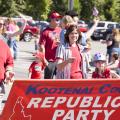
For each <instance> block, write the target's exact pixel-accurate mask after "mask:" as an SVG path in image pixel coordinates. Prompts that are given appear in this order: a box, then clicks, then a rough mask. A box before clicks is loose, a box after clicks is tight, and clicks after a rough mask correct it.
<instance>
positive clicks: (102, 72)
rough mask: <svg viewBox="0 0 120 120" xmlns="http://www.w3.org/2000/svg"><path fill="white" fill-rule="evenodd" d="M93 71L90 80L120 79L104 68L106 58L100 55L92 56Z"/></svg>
mask: <svg viewBox="0 0 120 120" xmlns="http://www.w3.org/2000/svg"><path fill="white" fill-rule="evenodd" d="M94 65H95V67H96V68H95V71H94V72H93V73H92V78H97V79H98V78H120V76H119V75H118V74H116V73H115V72H114V71H112V70H110V69H108V68H107V67H106V57H105V55H103V54H102V53H96V54H95V55H94Z"/></svg>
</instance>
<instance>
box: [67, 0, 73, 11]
mask: <svg viewBox="0 0 120 120" xmlns="http://www.w3.org/2000/svg"><path fill="white" fill-rule="evenodd" d="M73 6H74V0H69V1H68V10H73Z"/></svg>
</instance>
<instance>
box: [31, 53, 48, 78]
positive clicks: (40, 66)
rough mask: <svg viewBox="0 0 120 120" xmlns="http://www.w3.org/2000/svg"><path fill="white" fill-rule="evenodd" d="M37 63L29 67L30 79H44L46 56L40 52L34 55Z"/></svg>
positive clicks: (34, 62)
mask: <svg viewBox="0 0 120 120" xmlns="http://www.w3.org/2000/svg"><path fill="white" fill-rule="evenodd" d="M34 56H35V58H36V59H35V61H33V62H32V64H31V65H30V67H29V78H30V79H41V78H42V71H43V70H44V68H45V67H46V65H47V63H46V60H45V56H44V54H43V53H41V52H38V53H36V54H34Z"/></svg>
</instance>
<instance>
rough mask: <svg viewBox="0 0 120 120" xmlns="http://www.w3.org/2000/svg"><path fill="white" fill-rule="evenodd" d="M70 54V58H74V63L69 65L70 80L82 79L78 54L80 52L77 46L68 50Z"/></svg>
mask: <svg viewBox="0 0 120 120" xmlns="http://www.w3.org/2000/svg"><path fill="white" fill-rule="evenodd" d="M70 50H71V52H72V57H75V61H74V62H73V63H72V64H71V74H70V78H71V79H81V78H82V72H81V60H82V56H81V54H80V50H79V49H78V46H77V45H76V46H75V47H71V48H70Z"/></svg>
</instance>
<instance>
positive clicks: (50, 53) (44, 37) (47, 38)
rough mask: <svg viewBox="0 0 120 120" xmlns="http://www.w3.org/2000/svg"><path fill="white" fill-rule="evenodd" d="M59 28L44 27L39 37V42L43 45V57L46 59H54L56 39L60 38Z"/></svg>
mask: <svg viewBox="0 0 120 120" xmlns="http://www.w3.org/2000/svg"><path fill="white" fill-rule="evenodd" d="M60 32H61V28H59V27H56V28H54V29H53V28H49V27H48V28H46V29H45V30H44V31H43V32H42V34H41V37H40V40H39V44H41V45H44V46H45V58H46V59H47V60H48V61H55V54H56V49H57V47H58V43H57V41H56V38H57V39H60Z"/></svg>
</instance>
